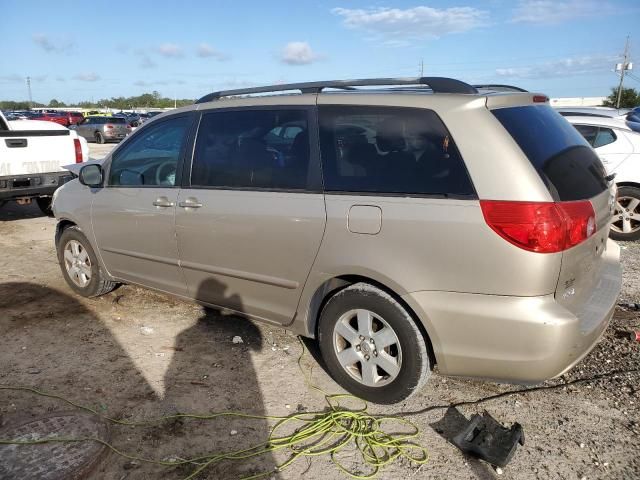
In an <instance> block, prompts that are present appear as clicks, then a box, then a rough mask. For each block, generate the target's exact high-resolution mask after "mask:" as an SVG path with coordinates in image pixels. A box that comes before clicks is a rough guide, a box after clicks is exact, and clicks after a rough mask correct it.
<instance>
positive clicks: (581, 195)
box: [492, 105, 608, 201]
mask: <svg viewBox="0 0 640 480" xmlns="http://www.w3.org/2000/svg"><path fill="white" fill-rule="evenodd" d="M492 113H493V115H495V117H496V118H497V119H498V120H499V121H500V123H501V124H502V126H503V127H504V128H505V129H506V130H507V131H508V132H509V134H511V136H512V137H513V139H514V140H515V141H516V143H517V144H518V145H519V146H520V149H521V150H522V151H523V153H524V154H525V155H526V156H527V158H528V159H529V161H530V162H531V164H532V165H533V166H534V167H535V169H536V170H537V171H538V174H539V175H540V177H541V178H542V180H543V181H544V182H545V184H546V185H547V188H548V189H549V192H550V193H551V195H552V196H553V198H554V199H555V200H556V201H572V200H586V199H589V198H592V197H595V196H596V195H598V194H600V193H602V192H603V191H604V190H606V189H607V188H608V185H607V181H606V179H605V176H606V173H605V169H604V167H603V166H602V162H600V159H599V158H598V155H596V153H595V152H594V151H593V149H592V148H591V146H590V145H589V143H587V141H586V140H585V139H584V138H583V137H582V135H580V133H579V132H578V131H577V130H576V129H575V128H574V127H573V126H572V125H571V124H570V123H569V122H567V121H566V120H565V119H564V118H563V117H562V116H561V115H560V114H558V113H557V112H556V111H554V110H553V109H552V108H551V107H550V106H548V105H527V106H521V107H506V108H499V109H495V110H492Z"/></svg>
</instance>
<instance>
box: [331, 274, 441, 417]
mask: <svg viewBox="0 0 640 480" xmlns="http://www.w3.org/2000/svg"><path fill="white" fill-rule="evenodd" d="M367 312H368V313H367ZM367 318H371V319H372V321H371V325H372V326H373V328H371V329H367V327H366V326H367V324H368V321H367ZM347 326H348V327H351V330H348V329H345V327H347ZM388 329H391V330H388ZM367 331H368V332H369V333H370V334H369V335H367ZM371 332H373V333H372V334H371ZM382 332H384V336H382ZM342 334H344V336H343V335H342ZM354 334H355V336H354ZM392 335H395V338H393V337H392ZM347 337H351V338H352V341H348V340H347ZM363 337H364V338H363ZM372 339H373V341H372ZM385 339H386V341H385ZM392 339H393V342H391V341H392ZM376 341H377V342H378V343H377V344H376ZM358 342H360V343H358ZM390 342H391V343H390ZM318 343H319V346H320V352H321V353H322V358H323V359H324V361H325V363H326V366H327V369H328V371H329V373H330V375H331V376H332V377H333V379H334V380H335V381H336V382H337V383H338V384H340V385H341V386H342V387H343V388H344V389H345V390H347V391H349V392H350V393H352V394H353V395H355V396H357V397H359V398H362V399H363V400H367V401H370V402H374V403H381V404H391V403H397V402H399V401H401V400H404V399H406V398H408V397H410V396H411V395H413V394H414V393H415V392H416V391H418V390H419V389H420V387H422V385H424V383H425V382H426V381H427V379H428V377H429V375H430V373H431V364H430V360H429V358H430V357H429V351H428V347H427V343H426V341H425V338H424V336H423V335H422V332H421V331H420V329H419V328H418V326H417V325H416V323H415V321H414V320H413V318H412V317H411V315H410V314H409V313H408V312H407V310H406V309H405V308H404V307H403V306H402V305H401V304H400V303H398V301H397V300H396V299H395V298H393V297H392V296H391V295H389V294H388V293H387V292H385V291H383V290H381V289H379V288H377V287H374V286H373V285H370V284H367V283H356V284H354V285H351V286H349V287H347V288H345V289H343V290H341V291H340V292H338V293H337V294H335V295H334V296H333V297H331V298H330V299H329V301H328V302H327V304H326V305H325V307H324V308H323V310H322V313H321V315H320V321H319V325H318ZM378 350H380V351H378ZM343 352H345V353H343ZM341 359H342V362H341ZM351 362H353V363H351ZM343 364H348V366H343ZM390 366H391V367H393V368H389V367H390ZM384 368H387V369H388V370H384ZM365 369H366V372H369V374H366V372H365ZM394 370H395V371H394ZM372 380H373V381H372Z"/></svg>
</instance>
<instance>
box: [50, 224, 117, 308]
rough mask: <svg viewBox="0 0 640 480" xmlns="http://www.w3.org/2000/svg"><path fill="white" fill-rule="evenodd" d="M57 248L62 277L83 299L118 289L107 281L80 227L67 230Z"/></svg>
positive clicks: (59, 240)
mask: <svg viewBox="0 0 640 480" xmlns="http://www.w3.org/2000/svg"><path fill="white" fill-rule="evenodd" d="M56 247H57V250H58V263H59V264H60V269H61V270H62V275H63V276H64V279H65V281H66V282H67V284H68V285H69V286H70V287H71V288H72V289H73V290H74V291H76V292H77V293H79V294H80V295H82V296H83V297H97V296H99V295H104V294H105V293H109V292H110V291H111V290H113V289H114V288H115V287H116V283H115V282H111V281H109V280H107V279H106V277H105V275H104V273H103V272H102V269H101V268H100V265H99V264H98V259H97V258H96V254H95V253H94V251H93V248H92V247H91V244H90V243H89V240H87V237H85V235H84V234H83V233H82V231H81V230H80V229H79V228H78V227H75V226H73V227H68V228H66V229H65V230H64V231H63V232H62V234H61V235H60V238H59V239H58V244H57V245H56Z"/></svg>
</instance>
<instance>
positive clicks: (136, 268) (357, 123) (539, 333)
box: [54, 78, 621, 403]
mask: <svg viewBox="0 0 640 480" xmlns="http://www.w3.org/2000/svg"><path fill="white" fill-rule="evenodd" d="M364 85H366V86H374V85H380V86H389V85H394V86H403V88H386V89H384V88H381V89H378V90H373V89H360V90H358V88H357V87H359V86H364ZM409 85H411V86H412V87H411V88H407V87H408V86H409ZM330 88H337V89H342V91H340V92H335V91H334V92H331V91H327V90H328V89H330ZM294 89H297V90H300V91H301V92H304V93H302V94H300V95H275V96H274V95H271V96H265V95H258V96H255V95H254V96H251V95H253V94H256V93H267V92H279V91H290V90H294ZM230 96H231V97H234V96H242V97H244V98H227V97H230ZM285 126H286V127H288V128H291V127H295V128H296V129H298V128H299V131H296V132H295V135H293V132H291V133H292V134H291V135H284V136H280V135H279V133H280V132H281V131H282V128H281V127H285ZM285 139H286V141H284V140H285ZM71 169H72V171H74V172H75V173H77V174H78V175H79V178H78V180H77V181H76V180H74V181H72V182H69V183H68V184H66V185H65V186H64V187H62V188H61V189H60V190H58V193H57V195H56V198H55V201H54V211H55V215H56V217H57V218H58V226H57V233H56V246H57V252H58V260H59V263H60V267H61V271H62V275H63V276H64V278H65V280H66V282H67V283H68V284H69V286H70V287H71V288H72V289H73V290H74V291H76V292H77V293H78V294H80V295H83V296H87V297H92V296H96V295H101V294H104V293H106V292H108V291H110V290H112V289H113V288H114V287H115V286H116V285H117V284H118V283H132V284H137V285H142V286H145V287H148V288H152V289H156V290H160V291H163V292H166V293H170V294H173V295H177V296H179V297H180V298H191V299H194V300H195V301H197V302H199V303H201V304H203V305H207V306H211V307H216V308H224V309H228V310H230V311H232V312H235V313H237V314H239V315H244V316H247V317H249V318H252V319H255V320H261V321H267V322H270V323H272V324H275V325H281V326H286V328H288V329H290V330H292V331H294V332H296V333H298V334H300V335H303V336H307V337H314V338H316V339H317V341H318V343H319V347H320V352H321V353H322V356H323V358H324V360H325V363H326V366H327V369H328V371H329V372H330V373H331V375H332V376H333V378H334V379H335V380H336V381H337V382H338V383H340V384H341V385H342V386H343V387H344V388H346V389H347V390H349V391H350V392H352V393H354V394H355V395H357V396H359V397H360V398H363V399H367V400H371V401H374V402H379V403H392V402H398V401H401V400H403V399H404V398H406V397H408V396H410V395H411V394H413V393H415V392H416V391H417V390H418V389H419V388H420V386H421V385H423V383H424V382H425V381H426V380H427V378H428V376H429V374H430V372H431V370H432V368H433V366H434V364H437V365H438V369H439V372H440V373H441V374H444V375H463V376H470V377H479V378H490V379H497V380H500V381H509V382H524V383H535V382H540V381H542V380H545V379H548V378H551V377H556V376H558V375H562V374H563V373H564V372H566V371H567V370H568V369H570V368H571V367H572V366H573V365H575V364H576V363H577V362H579V361H580V359H581V358H583V357H584V356H585V355H586V354H587V353H588V352H589V351H590V350H591V349H592V348H593V346H594V345H595V343H596V342H597V341H598V339H599V338H600V337H601V336H602V333H603V331H604V330H605V328H606V326H607V324H608V322H609V319H610V318H611V316H612V314H613V311H614V309H615V306H616V299H617V296H618V293H619V291H620V286H621V272H620V263H619V247H618V246H617V244H616V243H615V242H613V241H612V240H609V239H608V233H609V226H610V223H611V220H612V215H613V208H614V200H615V185H613V183H611V184H610V183H608V182H607V180H606V178H605V177H606V173H605V170H604V167H603V166H602V163H601V161H600V159H599V158H598V156H597V155H596V153H595V152H594V150H593V149H592V148H591V146H590V145H589V144H588V143H587V142H586V141H585V140H584V138H582V136H581V135H580V134H579V133H578V132H577V131H576V130H575V129H574V128H573V127H572V126H571V125H570V124H569V123H568V122H567V121H566V120H565V119H564V118H562V117H561V116H560V115H558V114H557V113H556V112H555V111H554V110H553V109H552V108H551V107H550V106H549V104H548V99H547V97H545V96H544V95H540V94H531V93H524V92H517V93H500V94H495V93H483V92H479V91H478V90H477V89H476V88H474V87H473V86H471V85H468V84H466V83H463V82H460V81H458V80H454V79H446V78H420V79H412V80H411V79H397V80H393V79H367V80H356V81H333V82H311V83H303V84H289V85H276V86H269V87H261V88H253V89H251V88H250V89H240V90H230V91H224V92H215V93H212V94H209V95H207V96H205V97H203V98H202V99H200V100H199V101H198V102H197V103H196V104H195V105H191V106H188V107H184V108H180V109H177V110H173V111H171V112H167V113H165V114H164V115H162V116H161V117H158V118H156V119H154V120H153V121H151V122H148V123H146V124H145V125H143V126H142V127H141V128H140V129H138V131H136V132H135V133H134V134H133V135H131V136H130V137H129V138H128V139H127V140H125V141H124V142H122V143H121V144H120V145H119V146H118V147H117V148H116V149H114V150H113V151H112V153H110V154H109V155H108V156H107V157H106V158H105V159H104V161H103V162H100V163H95V164H89V165H86V166H84V167H82V168H77V167H73V166H72V167H71ZM514 179H515V181H514Z"/></svg>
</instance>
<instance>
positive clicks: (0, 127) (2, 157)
mask: <svg viewBox="0 0 640 480" xmlns="http://www.w3.org/2000/svg"><path fill="white" fill-rule="evenodd" d="M88 158H89V149H88V146H87V142H86V141H85V140H84V139H83V138H79V137H78V135H77V134H76V133H75V132H71V131H69V129H67V128H66V127H63V126H61V125H58V124H56V123H54V122H44V121H36V120H14V121H8V120H6V119H5V118H4V116H3V115H2V113H1V112H0V207H1V206H2V205H4V204H5V203H6V202H8V201H12V200H14V201H17V202H18V203H19V204H21V205H27V204H30V203H31V202H32V201H33V200H35V201H36V203H37V204H38V207H39V208H40V209H41V210H42V211H43V212H44V213H47V214H51V199H52V196H53V193H54V191H55V190H56V189H57V188H58V187H59V186H60V185H63V184H64V183H65V182H67V181H69V180H71V178H72V175H71V174H70V173H69V171H68V170H66V169H64V168H63V167H64V166H65V165H68V164H70V163H81V162H84V161H86V160H88Z"/></svg>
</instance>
